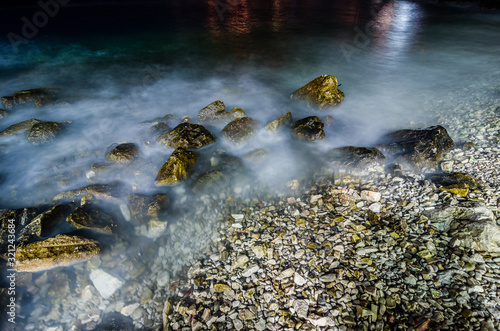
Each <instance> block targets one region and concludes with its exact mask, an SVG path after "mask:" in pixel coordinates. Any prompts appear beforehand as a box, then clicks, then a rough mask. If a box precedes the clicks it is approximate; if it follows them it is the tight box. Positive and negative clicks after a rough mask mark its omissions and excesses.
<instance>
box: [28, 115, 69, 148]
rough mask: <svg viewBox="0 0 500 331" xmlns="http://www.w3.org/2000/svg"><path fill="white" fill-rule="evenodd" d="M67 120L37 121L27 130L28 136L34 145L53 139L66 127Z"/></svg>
mask: <svg viewBox="0 0 500 331" xmlns="http://www.w3.org/2000/svg"><path fill="white" fill-rule="evenodd" d="M66 123H71V121H65V122H39V123H35V124H34V125H33V126H32V127H31V128H29V129H28V131H27V132H26V138H27V139H28V141H29V142H30V143H32V144H33V145H40V144H44V143H47V142H49V141H51V140H53V139H54V138H55V137H56V136H57V135H58V134H59V133H60V132H61V131H62V130H63V128H64V126H65V124H66Z"/></svg>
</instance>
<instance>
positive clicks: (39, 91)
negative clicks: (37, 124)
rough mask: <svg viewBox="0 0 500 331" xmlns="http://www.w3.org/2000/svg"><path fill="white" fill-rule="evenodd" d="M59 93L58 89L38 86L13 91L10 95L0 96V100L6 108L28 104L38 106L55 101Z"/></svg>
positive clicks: (10, 108)
mask: <svg viewBox="0 0 500 331" xmlns="http://www.w3.org/2000/svg"><path fill="white" fill-rule="evenodd" d="M59 94H60V90H59V89H55V88H46V87H40V88H35V89H30V90H22V91H18V92H15V93H14V94H13V95H12V96H6V97H2V98H0V101H1V102H2V104H3V106H4V107H5V108H6V109H7V110H12V109H14V108H16V107H18V106H24V105H29V104H32V105H34V106H36V107H37V108H39V107H41V106H43V105H45V104H49V103H53V102H55V101H56V100H57V99H58V98H59Z"/></svg>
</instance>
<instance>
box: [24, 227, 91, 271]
mask: <svg viewBox="0 0 500 331" xmlns="http://www.w3.org/2000/svg"><path fill="white" fill-rule="evenodd" d="M100 251H101V248H100V245H99V243H98V242H97V241H95V240H92V239H86V238H83V237H78V236H69V235H62V234H60V235H57V236H55V237H53V238H49V239H45V240H42V241H37V242H34V243H32V244H29V245H26V246H24V247H18V248H17V250H16V255H15V259H16V263H15V265H14V268H15V269H16V270H17V271H19V272H37V271H43V270H49V269H53V268H57V267H61V266H68V265H71V264H74V263H78V262H83V261H87V260H89V259H92V258H94V257H97V256H98V255H99V253H100Z"/></svg>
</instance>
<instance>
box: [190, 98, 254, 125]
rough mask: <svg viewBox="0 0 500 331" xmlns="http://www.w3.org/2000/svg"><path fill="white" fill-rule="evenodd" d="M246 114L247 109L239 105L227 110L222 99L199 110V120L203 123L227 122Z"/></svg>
mask: <svg viewBox="0 0 500 331" xmlns="http://www.w3.org/2000/svg"><path fill="white" fill-rule="evenodd" d="M245 116H246V114H245V111H244V110H243V109H241V108H238V107H234V108H233V109H232V110H231V111H226V106H225V105H224V102H222V101H220V100H217V101H214V102H212V103H211V104H209V105H208V106H206V107H205V108H203V109H201V110H200V111H199V112H198V120H199V121H200V123H203V124H219V123H224V124H225V123H227V122H230V121H232V120H234V119H236V118H239V117H245Z"/></svg>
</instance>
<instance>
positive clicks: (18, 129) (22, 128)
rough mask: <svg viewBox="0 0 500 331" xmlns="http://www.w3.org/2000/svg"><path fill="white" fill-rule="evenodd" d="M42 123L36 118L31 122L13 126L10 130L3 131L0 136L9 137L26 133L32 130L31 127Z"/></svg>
mask: <svg viewBox="0 0 500 331" xmlns="http://www.w3.org/2000/svg"><path fill="white" fill-rule="evenodd" d="M40 122H41V121H40V120H37V119H36V118H32V119H30V120H26V121H23V122H19V123H16V124H12V125H11V126H9V127H8V128H6V129H4V130H3V131H1V132H0V136H8V135H14V134H20V133H23V132H26V131H28V130H29V129H31V127H32V126H33V125H35V124H37V123H40Z"/></svg>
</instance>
